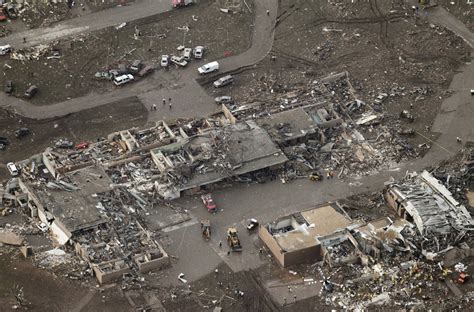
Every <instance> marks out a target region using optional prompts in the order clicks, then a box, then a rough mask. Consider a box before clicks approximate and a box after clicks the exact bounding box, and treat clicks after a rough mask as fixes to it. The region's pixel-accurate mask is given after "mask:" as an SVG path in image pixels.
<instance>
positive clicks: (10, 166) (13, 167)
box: [7, 162, 20, 177]
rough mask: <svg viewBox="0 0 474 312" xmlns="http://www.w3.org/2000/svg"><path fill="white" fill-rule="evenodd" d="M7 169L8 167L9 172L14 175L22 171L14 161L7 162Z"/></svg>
mask: <svg viewBox="0 0 474 312" xmlns="http://www.w3.org/2000/svg"><path fill="white" fill-rule="evenodd" d="M7 169H8V172H10V174H11V176H12V177H16V176H17V175H18V174H19V173H20V171H19V169H18V168H17V166H16V165H15V164H14V163H12V162H9V163H8V164H7Z"/></svg>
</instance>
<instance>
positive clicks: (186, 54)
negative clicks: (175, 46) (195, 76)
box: [183, 48, 193, 62]
mask: <svg viewBox="0 0 474 312" xmlns="http://www.w3.org/2000/svg"><path fill="white" fill-rule="evenodd" d="M192 51H193V49H191V48H185V49H184V52H183V58H184V60H186V61H188V62H189V61H190V60H191V52H192Z"/></svg>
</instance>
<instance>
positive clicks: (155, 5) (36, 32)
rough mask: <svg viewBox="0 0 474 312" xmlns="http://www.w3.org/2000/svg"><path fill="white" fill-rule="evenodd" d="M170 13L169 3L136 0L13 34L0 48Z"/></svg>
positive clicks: (20, 46)
mask: <svg viewBox="0 0 474 312" xmlns="http://www.w3.org/2000/svg"><path fill="white" fill-rule="evenodd" d="M170 10H172V7H171V1H169V0H137V1H136V2H134V3H131V4H129V5H126V6H116V7H114V8H111V9H107V10H102V11H99V12H96V13H91V14H87V15H84V16H80V17H77V18H73V19H70V20H67V21H64V22H60V23H57V24H55V25H54V26H51V27H45V28H36V29H31V30H27V31H23V32H19V33H14V34H12V35H9V36H7V37H3V38H0V45H2V44H10V45H11V46H13V47H15V48H23V47H30V46H34V45H38V44H45V43H48V42H51V41H54V40H57V39H61V38H64V37H69V36H72V35H78V34H81V33H85V32H89V31H94V30H99V29H102V28H106V27H110V26H114V25H119V24H120V23H123V22H130V21H134V20H137V19H140V18H144V17H147V16H152V15H156V14H159V13H163V12H166V11H170ZM23 38H26V43H25V42H23Z"/></svg>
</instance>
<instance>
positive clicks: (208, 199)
mask: <svg viewBox="0 0 474 312" xmlns="http://www.w3.org/2000/svg"><path fill="white" fill-rule="evenodd" d="M201 200H202V203H203V204H204V206H206V208H207V211H209V212H216V211H217V205H216V203H215V202H214V199H212V195H211V194H204V195H201Z"/></svg>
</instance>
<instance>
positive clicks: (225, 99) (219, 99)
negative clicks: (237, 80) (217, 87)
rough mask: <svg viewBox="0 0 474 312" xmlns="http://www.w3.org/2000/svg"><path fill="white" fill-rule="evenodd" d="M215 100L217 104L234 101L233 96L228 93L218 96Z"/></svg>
mask: <svg viewBox="0 0 474 312" xmlns="http://www.w3.org/2000/svg"><path fill="white" fill-rule="evenodd" d="M214 101H215V102H216V103H217V104H230V103H234V100H232V97H231V96H228V95H224V96H218V97H216V98H215V99H214Z"/></svg>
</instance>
